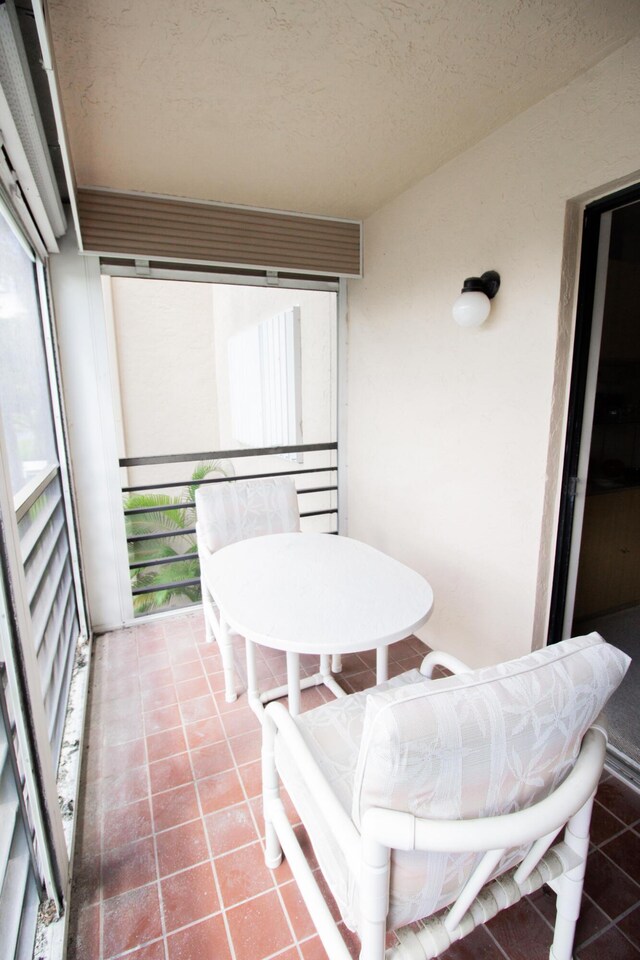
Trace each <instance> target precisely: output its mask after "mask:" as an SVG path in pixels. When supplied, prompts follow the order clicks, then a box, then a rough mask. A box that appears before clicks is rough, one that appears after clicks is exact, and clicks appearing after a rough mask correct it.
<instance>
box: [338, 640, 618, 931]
mask: <svg viewBox="0 0 640 960" xmlns="http://www.w3.org/2000/svg"><path fill="white" fill-rule="evenodd" d="M629 662H630V661H629V658H628V657H627V656H626V655H625V654H624V653H622V652H621V651H620V650H618V649H616V648H615V647H612V646H610V645H609V644H607V643H605V642H604V641H603V639H602V637H600V636H599V635H598V634H596V633H592V634H590V635H589V636H587V637H580V638H575V639H572V640H565V641H563V642H562V643H558V644H554V645H552V646H549V647H546V648H545V649H543V650H538V651H536V652H534V653H531V654H528V655H527V656H524V657H521V658H520V659H518V660H512V661H509V662H508V663H502V664H499V665H497V666H493V667H486V668H483V669H480V670H475V671H472V672H470V673H467V674H460V675H458V676H455V677H449V678H446V679H442V680H435V681H428V680H424V681H423V682H422V683H419V684H414V685H413V686H411V687H407V688H402V689H399V690H387V691H375V690H374V691H373V692H371V693H370V695H369V697H368V698H367V703H366V708H365V720H364V726H363V735H362V743H361V746H360V753H359V757H358V765H357V769H356V772H355V777H354V782H353V798H352V808H351V813H352V817H353V820H354V822H355V823H356V824H357V825H360V823H361V819H362V816H363V814H364V811H365V810H366V809H367V808H368V807H370V806H380V807H390V808H391V809H394V810H402V811H408V812H410V813H412V814H414V815H415V816H418V817H426V818H436V819H440V818H442V819H448V820H457V819H467V818H473V817H486V816H492V815H495V814H499V813H510V812H512V811H514V810H518V809H521V808H523V807H525V806H527V805H529V804H530V803H532V802H535V801H536V800H541V799H542V798H543V797H545V796H547V795H548V794H549V793H551V792H552V791H553V789H554V788H555V787H556V786H558V785H559V783H561V782H562V780H563V779H564V778H565V776H566V775H567V774H568V772H569V770H570V769H571V767H572V765H573V763H574V761H575V759H576V756H577V754H578V751H579V749H580V744H581V741H582V738H583V736H584V734H585V733H586V731H587V729H588V728H589V727H590V726H591V724H592V723H594V721H595V720H596V718H597V717H598V714H599V713H600V711H601V710H602V708H603V706H604V705H605V703H606V702H607V700H608V699H609V697H610V696H611V694H612V693H613V692H614V690H615V689H616V688H617V687H618V685H619V684H620V682H621V680H622V678H623V677H624V674H625V672H626V670H627V667H628V665H629ZM477 858H478V857H477V855H468V854H456V855H448V854H433V853H416V852H409V853H407V852H405V853H402V852H399V851H397V852H395V853H394V854H393V857H392V876H391V904H390V925H391V927H393V928H396V927H398V926H402V925H404V924H406V923H411V922H412V921H413V920H416V919H419V918H421V917H425V916H429V915H430V914H432V913H433V912H435V911H437V910H439V909H441V908H442V907H444V906H446V905H447V904H449V903H451V902H452V901H453V900H455V898H456V897H457V896H458V894H459V893H460V891H461V889H462V887H463V886H464V882H465V880H466V878H467V877H468V876H469V873H470V871H471V870H472V869H473V867H474V866H475V863H476V862H477ZM515 861H517V851H515V852H512V853H511V855H509V854H507V857H506V858H505V860H503V861H502V863H501V864H500V865H499V867H498V869H497V870H496V874H495V875H498V874H499V873H502V872H503V871H504V870H506V869H508V868H509V867H510V866H511V865H512V864H513V863H514V862H515ZM426 878H428V883H425V880H426Z"/></svg>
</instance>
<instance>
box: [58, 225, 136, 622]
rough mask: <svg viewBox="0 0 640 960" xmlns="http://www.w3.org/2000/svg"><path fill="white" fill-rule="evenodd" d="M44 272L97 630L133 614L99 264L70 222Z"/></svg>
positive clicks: (86, 578) (82, 541)
mask: <svg viewBox="0 0 640 960" xmlns="http://www.w3.org/2000/svg"><path fill="white" fill-rule="evenodd" d="M50 274H51V291H52V297H53V312H54V321H55V324H56V329H57V333H58V346H59V353H60V368H61V375H62V387H63V393H64V398H65V406H66V410H67V419H68V434H69V446H70V460H71V471H72V478H73V484H74V488H75V494H76V502H77V508H78V522H79V527H80V543H81V550H82V562H83V568H84V575H85V580H86V584H87V593H88V603H89V612H90V617H91V625H92V627H93V629H94V630H98V631H100V630H105V629H109V628H113V627H117V626H120V625H121V624H123V623H126V622H128V621H130V620H131V619H132V618H133V605H132V602H131V593H130V583H129V570H128V558H127V546H126V534H125V525H124V516H123V513H122V494H121V491H120V472H119V467H118V445H117V429H116V418H115V416H114V403H113V396H112V389H113V388H112V384H111V377H110V355H109V348H110V343H109V337H108V331H107V326H106V323H105V315H104V307H103V302H102V290H101V280H100V264H99V262H98V258H97V257H92V256H85V255H81V254H80V253H78V248H77V243H76V238H75V233H74V232H73V230H70V231H69V232H68V233H67V235H66V236H65V238H64V240H63V241H62V242H61V244H60V253H59V254H55V255H54V256H52V257H51V260H50Z"/></svg>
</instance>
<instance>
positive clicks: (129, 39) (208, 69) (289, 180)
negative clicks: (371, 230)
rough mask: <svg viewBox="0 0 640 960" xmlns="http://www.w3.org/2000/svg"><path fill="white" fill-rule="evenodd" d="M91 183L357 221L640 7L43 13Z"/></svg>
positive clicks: (78, 159)
mask: <svg viewBox="0 0 640 960" xmlns="http://www.w3.org/2000/svg"><path fill="white" fill-rule="evenodd" d="M48 8H49V14H50V22H51V27H52V34H53V40H54V48H55V56H56V62H57V71H58V76H59V82H60V87H61V92H62V98H63V103H64V109H65V115H66V121H67V127H68V133H69V138H70V143H71V150H72V155H73V162H74V166H75V171H76V176H77V180H78V183H79V184H80V185H82V186H107V187H114V188H117V189H125V190H145V191H150V192H156V193H167V194H173V195H177V196H187V197H196V198H201V199H210V200H221V201H226V202H231V203H242V204H251V205H257V206H264V207H273V208H279V209H288V210H298V211H305V212H310V213H313V212H315V213H323V214H328V215H335V216H347V217H352V216H355V217H363V216H366V215H368V214H369V213H371V212H372V211H373V210H375V209H376V208H378V207H380V206H381V205H382V204H384V203H385V202H386V201H387V200H389V199H391V198H392V197H394V196H396V195H397V194H398V193H400V192H401V191H402V190H404V189H406V188H407V187H408V186H410V185H411V184H412V183H414V182H416V181H417V180H419V179H420V178H421V177H423V176H425V175H426V174H428V173H430V172H431V171H433V170H435V169H436V168H437V167H438V166H440V165H441V164H442V163H443V162H445V161H446V160H447V159H449V158H451V157H452V156H455V155H456V154H457V153H459V152H460V151H462V150H463V149H465V148H466V147H467V146H469V145H471V144H472V143H474V142H476V141H478V140H480V139H481V138H482V137H484V136H486V135H487V134H488V133H489V132H490V131H491V130H493V129H495V128H496V127H498V126H500V125H501V124H503V123H504V122H505V121H507V120H509V119H510V118H512V117H514V116H515V115H516V114H518V113H519V112H521V111H522V110H524V109H525V108H526V107H528V106H530V105H531V104H533V103H535V102H537V101H538V100H541V99H542V98H543V97H545V96H547V95H548V94H550V93H552V92H553V91H554V90H557V89H559V88H560V87H561V86H563V85H564V84H566V83H567V82H568V81H569V80H571V79H572V78H573V77H574V76H576V75H577V74H579V73H581V72H583V71H584V70H586V69H588V68H589V67H590V66H592V65H593V64H594V63H596V62H598V61H599V60H601V59H602V58H603V57H605V56H606V55H607V54H608V53H610V52H611V51H613V50H614V49H615V48H616V47H618V46H620V45H621V44H622V43H625V42H626V41H627V40H628V39H630V38H631V36H633V35H634V34H635V33H637V32H638V31H639V30H640V2H639V0H405V2H400V0H49V3H48Z"/></svg>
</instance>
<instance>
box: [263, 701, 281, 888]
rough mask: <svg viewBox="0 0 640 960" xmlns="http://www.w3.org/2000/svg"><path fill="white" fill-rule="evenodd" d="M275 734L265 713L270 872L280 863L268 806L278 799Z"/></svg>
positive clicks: (265, 800) (265, 802) (265, 810)
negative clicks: (274, 747)
mask: <svg viewBox="0 0 640 960" xmlns="http://www.w3.org/2000/svg"><path fill="white" fill-rule="evenodd" d="M275 734H276V726H275V724H274V722H273V720H272V719H271V717H270V716H269V715H268V714H267V713H265V715H264V719H263V722H262V808H263V813H264V828H265V854H264V862H265V863H266V865H267V866H268V867H269V869H270V870H275V868H276V867H279V866H280V864H281V863H282V847H281V846H280V841H279V840H278V835H277V833H276V831H275V828H274V826H273V823H272V822H271V812H270V806H269V804H270V803H271V802H272V801H273V800H279V799H280V781H279V778H278V771H277V770H276V764H275V759H274V755H273V746H274V740H275Z"/></svg>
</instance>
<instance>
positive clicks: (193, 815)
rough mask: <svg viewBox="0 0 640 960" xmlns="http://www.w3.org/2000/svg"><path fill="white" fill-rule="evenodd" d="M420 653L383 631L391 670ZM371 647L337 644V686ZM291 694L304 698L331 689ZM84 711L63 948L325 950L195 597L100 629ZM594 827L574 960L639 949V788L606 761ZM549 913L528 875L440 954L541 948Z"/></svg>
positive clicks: (97, 951)
mask: <svg viewBox="0 0 640 960" xmlns="http://www.w3.org/2000/svg"><path fill="white" fill-rule="evenodd" d="M266 653H267V654H268V656H265V655H263V654H262V653H260V660H259V671H260V673H261V675H262V679H263V680H264V681H265V682H266V685H268V686H275V685H276V684H278V683H282V682H284V680H285V676H284V674H285V664H284V656H283V655H281V654H276V653H273V654H272V653H271V652H270V651H266ZM423 654H424V647H423V646H422V644H421V643H420V642H419V641H417V640H415V639H409V640H405V641H402V642H401V643H398V644H395V645H394V646H393V647H392V648H391V650H390V673H391V674H395V673H400V672H401V671H403V670H406V669H409V668H410V667H413V666H417V665H418V664H419V663H420V660H421V658H422V656H423ZM237 661H238V663H239V664H240V663H241V662H242V649H241V647H239V648H238V656H237ZM373 662H374V657H373V656H370V655H366V654H365V655H361V656H351V657H347V658H345V660H344V670H343V673H342V683H343V684H344V686H345V688H349V689H351V690H360V689H363V688H364V687H367V686H371V685H372V684H373V683H374V682H375V677H374V672H373V670H372V665H373ZM308 667H309V669H310V670H315V669H316V668H317V658H309V663H308ZM302 696H303V700H302V704H303V709H309V708H310V707H312V706H317V705H318V704H319V703H321V702H322V701H323V700H324V699H325V698H326V699H329V698H330V697H331V694H329V693H328V692H326V691H325V690H324V688H314V689H312V690H308V691H305V692H304V693H303V695H302ZM87 723H88V728H87V736H86V740H85V757H84V765H83V770H84V773H83V781H82V785H81V806H80V820H79V829H78V842H77V846H76V856H75V863H74V884H73V895H72V902H71V911H72V912H71V923H70V940H69V948H68V954H67V956H68V960H110V958H115V957H121V956H126V957H127V958H128V960H201V958H202V960H205V958H210V960H265V958H273V960H320V958H324V957H325V956H326V954H325V952H324V950H323V949H322V946H321V944H320V942H319V940H318V937H317V935H315V933H314V928H313V924H312V923H311V920H310V918H309V916H308V914H307V913H306V910H305V908H304V906H303V904H302V902H301V899H300V896H299V894H298V892H297V889H296V886H295V883H294V882H293V880H292V879H291V874H290V872H289V869H288V867H287V865H286V863H283V865H282V866H281V867H279V868H278V870H276V871H270V870H268V869H267V868H266V867H265V866H264V862H263V859H262V846H261V837H262V825H261V814H260V800H259V793H260V763H259V756H260V735H259V727H258V722H257V720H256V718H255V716H254V714H253V713H252V711H251V710H250V709H249V707H248V706H247V701H246V697H245V696H244V695H241V696H240V697H239V698H238V700H237V702H236V703H234V704H227V703H225V700H224V693H223V678H222V672H221V661H220V656H219V654H218V652H217V647H216V646H215V645H213V646H211V645H207V644H205V642H204V628H203V625H202V615H201V613H199V612H198V613H191V614H185V615H181V616H178V617H173V618H170V619H166V620H164V621H156V622H153V623H147V624H140V625H138V626H135V627H131V628H129V629H126V630H120V631H116V632H113V633H108V634H104V635H103V636H100V637H98V638H97V639H96V641H95V647H94V663H93V674H92V683H91V690H90V699H89V709H88V720H87ZM592 841H593V844H594V847H593V850H592V853H591V855H590V859H589V865H588V868H587V879H586V885H585V890H586V894H585V897H584V901H583V908H582V914H581V919H580V921H579V927H578V936H577V939H576V951H575V955H576V960H596V958H597V960H605V958H609V957H611V958H613V957H615V958H616V960H626V958H631V957H634V958H635V957H638V956H640V886H639V885H638V883H637V882H636V881H637V880H638V879H640V795H638V794H636V793H635V792H633V791H632V790H631V789H629V788H628V787H626V786H625V785H624V784H622V783H621V782H620V781H619V780H616V779H615V778H613V777H610V776H607V775H605V777H604V778H603V781H602V784H601V786H600V790H599V793H598V800H597V802H596V805H595V810H594V818H593V823H592ZM552 918H553V895H552V894H551V893H550V892H545V891H539V892H538V893H537V894H536V895H535V896H533V897H530V898H527V899H525V900H523V901H521V903H520V904H518V905H517V906H516V907H513V908H512V909H511V910H508V911H505V912H504V913H502V914H500V915H499V916H498V917H496V919H495V920H493V921H491V923H489V924H488V925H487V926H486V927H481V928H479V929H478V930H476V931H475V932H474V933H473V934H472V935H471V936H470V937H468V938H467V939H466V940H465V941H463V942H462V943H459V944H456V945H455V946H454V947H452V948H451V949H450V950H448V951H447V953H446V954H443V957H444V958H446V960H466V958H472V957H473V958H475V960H505V958H506V960H546V958H547V957H548V955H549V946H550V942H551V922H550V921H552ZM350 943H352V944H353V951H352V952H353V956H354V957H357V950H358V947H357V943H356V942H355V938H353V937H351V940H350Z"/></svg>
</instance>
